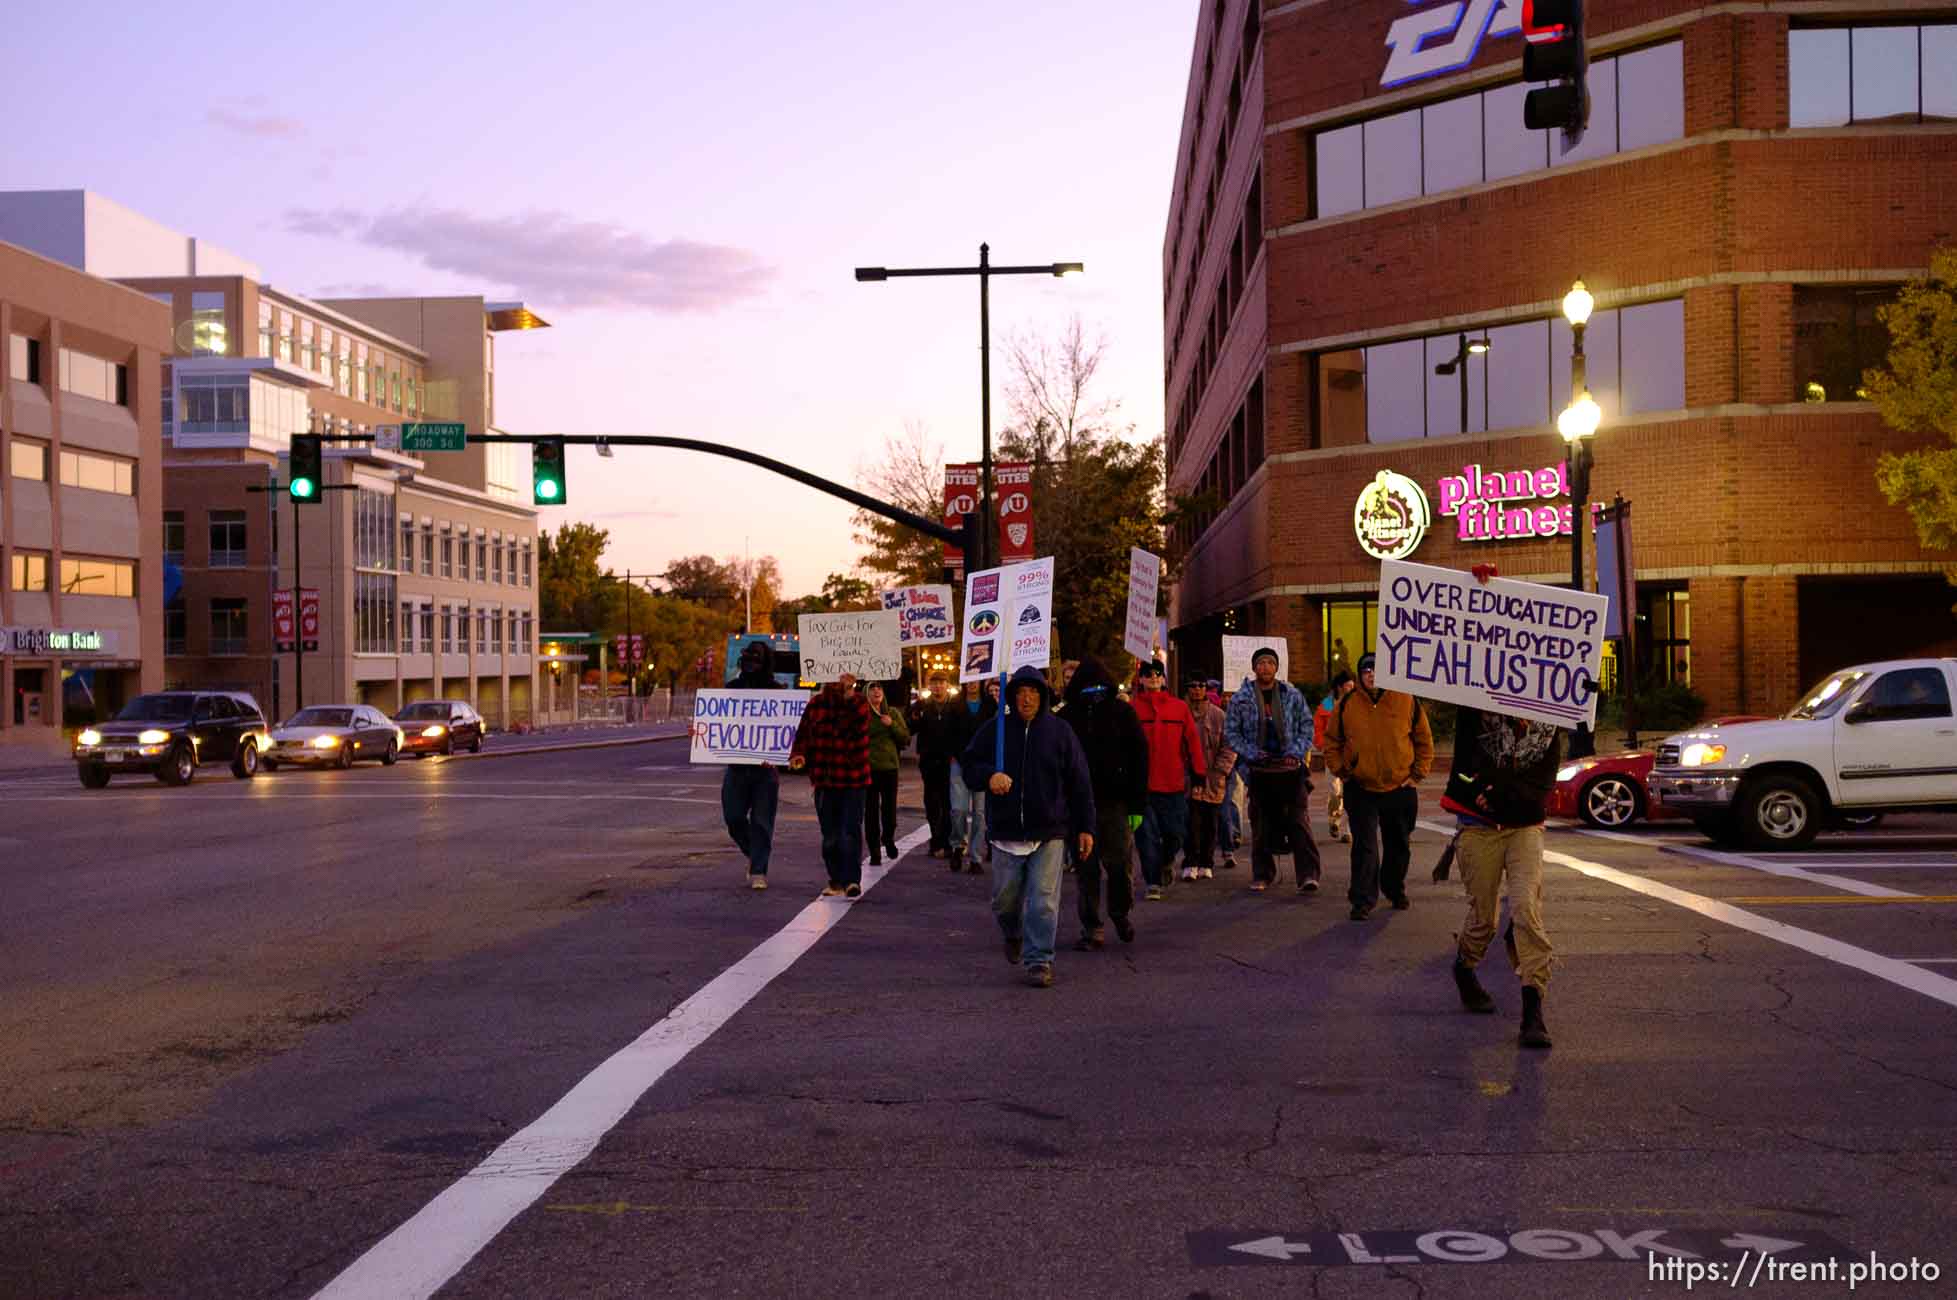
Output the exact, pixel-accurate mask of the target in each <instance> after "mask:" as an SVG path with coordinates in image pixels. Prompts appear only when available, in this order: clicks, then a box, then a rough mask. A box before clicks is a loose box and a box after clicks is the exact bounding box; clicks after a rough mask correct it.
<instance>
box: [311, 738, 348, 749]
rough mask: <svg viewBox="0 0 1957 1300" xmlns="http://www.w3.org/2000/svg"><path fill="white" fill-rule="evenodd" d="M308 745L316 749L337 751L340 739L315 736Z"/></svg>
mask: <svg viewBox="0 0 1957 1300" xmlns="http://www.w3.org/2000/svg"><path fill="white" fill-rule="evenodd" d="M306 743H307V744H309V745H311V746H312V747H313V748H314V749H337V748H339V744H340V738H339V737H338V736H314V737H313V738H312V739H311V740H309V741H307V742H306Z"/></svg>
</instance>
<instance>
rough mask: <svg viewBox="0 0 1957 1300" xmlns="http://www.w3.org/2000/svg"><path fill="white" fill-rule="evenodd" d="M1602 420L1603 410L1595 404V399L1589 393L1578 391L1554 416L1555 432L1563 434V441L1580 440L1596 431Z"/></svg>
mask: <svg viewBox="0 0 1957 1300" xmlns="http://www.w3.org/2000/svg"><path fill="white" fill-rule="evenodd" d="M1603 421H1604V410H1603V408H1602V407H1600V406H1598V405H1597V399H1596V398H1594V397H1592V396H1590V394H1589V393H1579V394H1577V399H1576V400H1575V401H1574V402H1571V403H1570V404H1569V405H1568V406H1566V407H1564V408H1563V412H1562V414H1560V415H1558V416H1557V417H1556V432H1558V433H1560V434H1562V435H1563V440H1564V441H1565V442H1580V441H1582V440H1583V439H1585V438H1588V437H1590V436H1591V435H1592V434H1594V433H1596V432H1597V426H1598V425H1599V424H1602V423H1603Z"/></svg>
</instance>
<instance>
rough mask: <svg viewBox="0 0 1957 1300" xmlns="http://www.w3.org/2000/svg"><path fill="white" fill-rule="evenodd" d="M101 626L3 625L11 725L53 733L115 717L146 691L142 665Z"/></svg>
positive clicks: (0, 645) (0, 634)
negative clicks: (123, 653)
mask: <svg viewBox="0 0 1957 1300" xmlns="http://www.w3.org/2000/svg"><path fill="white" fill-rule="evenodd" d="M121 639H122V638H121V636H120V634H119V633H117V632H116V631H114V630H109V629H102V628H50V627H0V654H4V655H5V659H4V661H0V662H3V663H4V676H5V679H6V682H7V687H6V690H7V697H8V701H9V705H8V716H7V719H6V725H7V726H8V727H12V728H20V729H22V730H23V731H24V730H27V729H30V728H43V729H46V730H47V731H49V732H61V731H73V730H75V729H76V728H78V727H83V726H87V725H88V724H90V723H93V722H100V721H102V720H103V719H105V718H110V717H113V716H115V714H116V712H117V711H118V710H120V709H121V708H122V706H123V705H125V704H127V703H128V702H129V701H130V700H131V699H133V698H135V697H136V696H137V695H139V694H141V693H142V664H141V663H140V662H139V661H137V660H133V659H127V658H124V657H123V656H122V651H121V644H120V643H121Z"/></svg>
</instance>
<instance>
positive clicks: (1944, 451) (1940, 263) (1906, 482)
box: [1863, 247, 1957, 550]
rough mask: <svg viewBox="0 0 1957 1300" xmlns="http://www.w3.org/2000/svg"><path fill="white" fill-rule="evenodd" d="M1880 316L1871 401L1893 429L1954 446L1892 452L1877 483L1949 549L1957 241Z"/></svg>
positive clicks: (1954, 532)
mask: <svg viewBox="0 0 1957 1300" xmlns="http://www.w3.org/2000/svg"><path fill="white" fill-rule="evenodd" d="M1877 314H1878V316H1879V317H1880V319H1881V320H1882V323H1883V324H1884V325H1886V326H1888V327H1889V357H1888V364H1887V366H1886V367H1885V368H1883V369H1880V370H1871V371H1869V372H1868V373H1867V374H1866V375H1864V376H1863V385H1864V386H1865V387H1866V388H1867V389H1868V392H1869V397H1870V399H1871V400H1872V401H1874V402H1875V404H1876V407H1877V409H1878V410H1880V411H1881V412H1882V418H1883V419H1884V420H1885V421H1887V422H1888V423H1889V425H1890V426H1891V427H1892V428H1896V429H1901V430H1903V431H1904V432H1906V433H1922V434H1932V435H1940V436H1941V439H1942V440H1943V441H1944V442H1945V443H1948V444H1950V445H1949V446H1937V445H1936V444H1935V443H1932V444H1931V445H1928V446H1925V447H1923V448H1922V449H1920V450H1917V451H1909V452H1903V453H1901V454H1900V455H1896V454H1885V455H1884V456H1883V457H1882V458H1881V459H1880V460H1879V461H1878V462H1877V463H1876V471H1875V476H1876V484H1877V486H1878V487H1880V488H1881V489H1882V495H1883V496H1884V497H1885V498H1887V499H1888V501H1889V503H1890V504H1891V505H1901V506H1904V507H1905V508H1907V509H1908V511H1909V513H1910V518H1911V519H1912V520H1914V521H1915V523H1916V535H1917V537H1918V538H1919V539H1920V540H1921V541H1922V543H1923V545H1924V546H1926V547H1929V548H1931V549H1936V550H1949V549H1952V548H1953V547H1957V247H1949V248H1941V249H1938V250H1937V251H1936V253H1934V254H1933V255H1932V256H1931V258H1930V274H1929V275H1928V276H1927V277H1926V278H1924V279H1921V280H1912V281H1910V282H1909V283H1908V284H1906V285H1904V286H1903V290H1902V293H1901V294H1900V295H1899V296H1898V297H1897V299H1896V301H1895V302H1894V303H1891V304H1890V305H1888V306H1886V307H1883V308H1882V309H1881V310H1880V311H1879V312H1878V313H1877Z"/></svg>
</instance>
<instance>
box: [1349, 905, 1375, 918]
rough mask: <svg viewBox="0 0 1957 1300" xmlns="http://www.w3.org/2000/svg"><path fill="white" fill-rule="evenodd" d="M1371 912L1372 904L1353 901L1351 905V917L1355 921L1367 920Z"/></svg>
mask: <svg viewBox="0 0 1957 1300" xmlns="http://www.w3.org/2000/svg"><path fill="white" fill-rule="evenodd" d="M1372 914H1373V905H1372V904H1371V903H1354V904H1353V905H1352V919H1353V920H1355V921H1364V920H1367V919H1369V918H1370V917H1371V916H1372Z"/></svg>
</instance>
